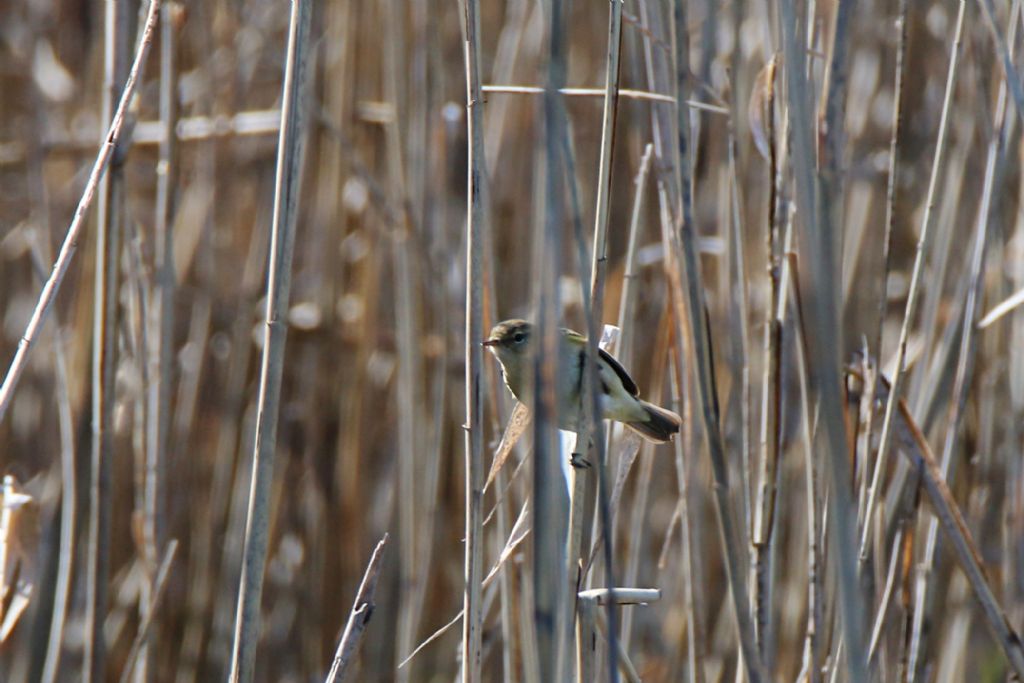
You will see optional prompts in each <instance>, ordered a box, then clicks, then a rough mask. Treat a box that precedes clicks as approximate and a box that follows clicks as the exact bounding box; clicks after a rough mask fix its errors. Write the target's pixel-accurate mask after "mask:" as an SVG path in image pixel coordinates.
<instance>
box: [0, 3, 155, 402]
mask: <svg viewBox="0 0 1024 683" xmlns="http://www.w3.org/2000/svg"><path fill="white" fill-rule="evenodd" d="M159 7H160V0H150V7H149V11H148V13H147V14H146V23H145V27H144V28H143V31H142V38H141V39H140V40H139V44H138V47H137V48H136V51H135V61H134V62H133V63H132V68H131V70H130V71H129V72H128V78H127V79H126V80H125V84H124V89H123V90H122V92H121V99H120V100H119V101H118V103H117V109H116V110H115V112H114V115H113V117H112V118H111V120H110V127H109V128H108V129H107V134H106V137H105V138H104V139H103V144H102V145H100V150H99V153H98V154H97V155H96V161H95V162H94V163H93V167H92V171H90V173H89V180H88V181H86V183H85V189H84V190H83V191H82V196H81V198H80V199H79V200H78V206H77V207H76V208H75V214H74V216H73V217H72V219H71V224H70V225H69V226H68V231H67V234H66V235H65V237H64V242H63V243H62V244H61V248H60V252H59V253H58V254H57V260H56V261H55V262H54V264H53V270H52V271H51V273H50V277H49V278H47V280H46V284H45V285H43V291H42V292H41V293H40V295H39V300H38V301H37V302H36V305H35V308H34V309H33V310H32V317H31V318H29V322H28V325H27V326H26V327H25V333H24V334H23V335H22V337H21V340H20V341H19V342H18V350H17V351H16V352H15V354H14V359H13V360H12V361H11V364H10V366H9V367H8V369H7V374H6V375H5V376H4V381H3V384H2V385H0V420H3V417H4V415H5V413H6V412H7V408H9V407H10V403H11V398H12V397H13V395H14V389H15V388H16V387H17V385H18V380H20V379H21V375H22V373H23V372H24V371H25V366H26V364H27V362H28V353H29V351H30V350H31V349H32V346H33V345H34V344H35V343H36V341H37V339H38V336H39V333H40V331H41V330H42V327H43V323H44V322H45V321H46V316H47V314H48V313H49V312H50V306H52V305H53V301H54V299H55V298H56V296H57V292H58V291H59V290H60V286H61V284H62V283H63V282H64V277H65V276H66V275H67V271H68V268H69V267H70V265H71V259H72V258H73V257H74V255H75V251H77V249H78V239H79V237H80V236H81V232H82V228H83V227H85V218H86V212H87V211H88V210H89V207H90V206H91V205H92V200H93V198H94V197H95V195H96V190H97V187H98V186H99V182H100V179H101V178H102V177H103V175H104V173H105V172H106V170H107V167H108V166H109V165H110V161H111V159H112V157H113V155H114V150H115V149H116V148H117V147H118V145H119V143H120V142H121V136H122V133H123V132H124V124H125V118H126V115H127V113H128V105H129V104H130V102H131V99H132V97H133V96H134V94H135V86H136V83H137V81H138V75H139V73H140V72H141V71H142V68H143V67H144V66H145V64H146V58H147V57H148V56H149V47H150V45H151V44H152V42H153V29H154V28H155V27H156V19H157V16H159V15H158V13H157V10H158V9H159Z"/></svg>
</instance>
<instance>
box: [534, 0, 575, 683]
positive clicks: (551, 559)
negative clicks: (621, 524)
mask: <svg viewBox="0 0 1024 683" xmlns="http://www.w3.org/2000/svg"><path fill="white" fill-rule="evenodd" d="M564 20H565V15H564V3H563V2H562V0H552V2H551V3H550V6H549V8H548V36H547V38H548V42H547V57H548V63H547V70H548V75H547V83H546V87H545V90H544V96H543V121H544V153H543V155H542V156H540V157H539V158H542V159H543V164H542V168H543V173H541V174H538V175H537V177H538V179H543V180H542V182H543V183H544V185H542V187H543V188H544V189H543V191H542V196H543V203H542V205H543V207H544V212H543V218H542V219H540V220H537V222H536V224H535V226H534V228H535V238H534V255H533V279H534V302H535V309H534V310H535V311H536V315H537V332H536V337H537V338H538V341H539V342H540V343H539V344H535V348H536V356H535V359H534V372H533V391H534V400H533V405H532V407H533V411H534V415H533V421H534V424H533V426H534V440H533V444H534V466H533V501H534V508H533V511H534V515H533V524H532V527H533V530H534V553H533V623H534V628H535V631H536V639H537V640H536V642H537V664H538V675H539V678H540V680H541V681H550V680H557V679H558V677H559V661H560V657H561V654H562V653H563V652H564V651H565V648H566V647H567V646H568V643H567V642H566V638H565V635H566V628H565V626H564V620H565V618H566V610H565V608H564V605H565V603H564V602H563V601H565V600H569V599H570V596H569V595H567V591H566V590H565V586H564V581H563V580H562V577H563V576H564V573H563V571H562V569H561V568H562V567H564V564H563V563H564V558H565V555H564V553H565V539H566V536H565V533H566V519H565V514H564V509H563V506H564V502H563V501H564V496H563V494H562V492H561V491H560V487H561V479H562V477H561V466H560V463H559V462H558V459H559V458H560V457H562V455H561V453H560V450H561V449H560V447H559V438H558V426H559V419H558V401H557V399H556V387H557V372H558V348H559V338H560V336H561V335H560V332H559V327H558V316H559V312H560V306H559V292H558V287H557V281H558V272H559V270H560V269H559V263H560V258H559V257H560V255H561V253H562V248H561V247H562V240H561V239H560V233H561V231H562V230H563V217H564V211H563V201H564V199H563V192H564V190H563V188H564V187H565V159H564V158H563V154H564V152H563V145H564V143H565V136H566V135H567V130H566V126H565V123H566V121H565V116H564V114H563V112H562V111H561V101H560V99H561V95H560V93H559V90H560V89H561V88H562V87H563V86H564V85H565V80H566V57H567V46H566V44H565V39H564V38H565V36H564V33H565V24H564Z"/></svg>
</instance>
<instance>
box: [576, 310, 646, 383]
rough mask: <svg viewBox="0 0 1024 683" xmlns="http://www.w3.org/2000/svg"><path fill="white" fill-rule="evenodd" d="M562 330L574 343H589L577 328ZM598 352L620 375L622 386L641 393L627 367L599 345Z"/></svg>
mask: <svg viewBox="0 0 1024 683" xmlns="http://www.w3.org/2000/svg"><path fill="white" fill-rule="evenodd" d="M562 332H563V333H564V334H565V336H566V338H568V339H569V341H571V342H572V343H574V344H578V345H581V346H583V345H586V343H587V338H586V337H584V336H583V335H582V334H580V333H579V332H576V331H575V330H570V329H568V328H566V327H563V328H562ZM597 353H598V355H599V356H600V358H601V360H603V361H604V362H605V363H608V365H609V366H610V367H611V369H612V370H614V371H615V374H616V375H618V376H619V381H620V382H622V388H623V389H625V390H626V392H627V393H628V394H629V395H630V396H638V395H639V394H640V389H638V388H637V386H636V382H634V381H633V378H632V377H630V376H629V373H628V372H626V368H624V367H622V364H621V363H619V361H617V360H615V357H614V356H612V354H610V353H608V352H607V351H605V350H604V349H602V348H601V347H600V346H599V347H597Z"/></svg>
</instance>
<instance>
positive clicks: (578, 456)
mask: <svg viewBox="0 0 1024 683" xmlns="http://www.w3.org/2000/svg"><path fill="white" fill-rule="evenodd" d="M569 464H570V465H572V466H573V467H575V468H576V469H581V470H585V469H590V461H589V460H587V459H586V458H584V457H583V454H582V453H572V454H571V455H570V456H569Z"/></svg>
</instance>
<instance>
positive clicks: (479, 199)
mask: <svg viewBox="0 0 1024 683" xmlns="http://www.w3.org/2000/svg"><path fill="white" fill-rule="evenodd" d="M463 13H464V15H463V21H462V30H463V57H464V60H465V65H466V125H467V136H468V137H469V159H468V166H469V170H468V173H469V175H468V178H467V180H466V182H467V184H468V186H469V187H468V192H467V195H468V205H467V207H466V234H467V239H466V308H465V310H466V327H465V333H466V340H465V341H466V347H465V355H466V421H465V427H464V428H465V431H466V436H465V459H466V509H465V514H466V531H465V534H466V551H465V553H466V554H465V564H464V574H463V576H464V579H465V585H464V587H463V610H464V619H463V622H462V680H463V683H480V681H481V680H482V679H481V670H480V666H481V651H480V642H481V641H480V631H481V629H482V628H483V616H482V609H481V608H482V604H481V600H482V597H481V585H480V584H481V581H482V579H483V543H484V539H483V511H482V509H481V506H482V503H483V487H484V460H483V438H484V435H483V419H482V418H483V406H482V403H481V387H480V366H481V364H482V362H483V358H482V352H483V350H482V348H481V347H480V342H481V341H483V337H484V330H483V284H484V282H483V245H484V242H485V240H486V236H487V224H486V220H487V218H486V216H487V214H486V210H485V205H484V197H485V192H486V188H485V175H484V174H485V169H486V166H485V164H486V161H485V159H484V137H483V115H484V109H483V90H482V88H481V83H480V2H479V0H463Z"/></svg>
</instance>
